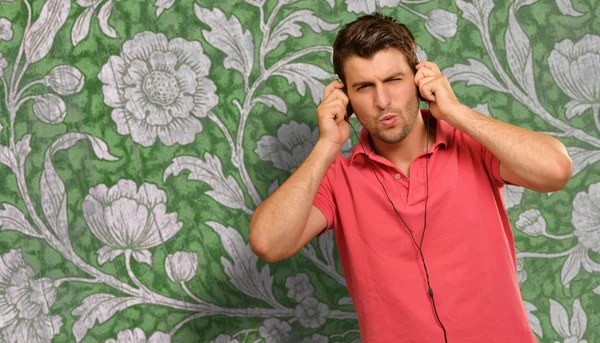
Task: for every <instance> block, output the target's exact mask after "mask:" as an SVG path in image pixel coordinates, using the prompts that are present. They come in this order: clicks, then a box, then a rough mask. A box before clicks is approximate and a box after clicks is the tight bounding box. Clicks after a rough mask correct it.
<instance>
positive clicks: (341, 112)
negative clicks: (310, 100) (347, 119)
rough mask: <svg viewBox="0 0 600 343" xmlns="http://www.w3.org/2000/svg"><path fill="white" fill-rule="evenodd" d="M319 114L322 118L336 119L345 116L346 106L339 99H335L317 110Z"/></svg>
mask: <svg viewBox="0 0 600 343" xmlns="http://www.w3.org/2000/svg"><path fill="white" fill-rule="evenodd" d="M319 113H321V115H322V116H325V117H329V118H336V117H338V116H342V117H343V116H345V115H346V104H345V103H344V102H343V101H342V100H341V99H335V100H333V101H331V102H328V103H326V104H322V105H321V106H320V108H319Z"/></svg>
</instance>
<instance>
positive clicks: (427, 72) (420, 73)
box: [415, 67, 440, 84]
mask: <svg viewBox="0 0 600 343" xmlns="http://www.w3.org/2000/svg"><path fill="white" fill-rule="evenodd" d="M438 75H440V73H438V72H436V71H434V70H432V69H429V68H427V67H421V68H420V69H419V70H417V73H416V74H415V83H417V84H418V82H419V81H420V80H421V79H423V78H425V77H431V76H438Z"/></svg>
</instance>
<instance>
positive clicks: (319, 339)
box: [300, 333, 329, 343]
mask: <svg viewBox="0 0 600 343" xmlns="http://www.w3.org/2000/svg"><path fill="white" fill-rule="evenodd" d="M300 343H329V338H328V337H327V336H323V335H319V334H318V333H315V334H313V335H312V336H310V337H306V338H305V339H303V340H302V341H300Z"/></svg>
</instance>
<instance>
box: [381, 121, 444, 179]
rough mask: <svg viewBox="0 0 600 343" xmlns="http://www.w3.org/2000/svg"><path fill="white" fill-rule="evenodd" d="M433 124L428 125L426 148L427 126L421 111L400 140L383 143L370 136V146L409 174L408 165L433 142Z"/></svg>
mask: <svg viewBox="0 0 600 343" xmlns="http://www.w3.org/2000/svg"><path fill="white" fill-rule="evenodd" d="M434 128H435V126H432V125H431V124H430V125H429V142H428V144H427V148H426V147H425V144H426V143H427V142H426V141H427V133H428V132H427V126H426V123H425V122H424V120H423V116H422V115H421V113H419V114H418V115H417V119H416V120H415V124H414V126H413V128H412V130H410V132H409V133H408V135H407V136H406V138H404V139H403V140H402V141H401V142H398V143H392V144H389V143H385V142H383V141H381V140H378V139H375V138H372V142H371V144H372V146H373V149H374V151H375V153H376V154H377V155H379V156H381V157H383V158H385V159H387V160H389V161H390V162H392V163H393V164H394V165H395V166H397V167H398V168H400V170H402V171H403V172H404V173H405V174H406V175H407V176H408V175H409V170H410V165H411V164H412V162H413V161H414V160H415V158H417V156H419V155H420V154H422V153H424V152H425V151H426V150H427V149H429V148H430V147H431V146H432V145H433V144H434V142H435V129H434Z"/></svg>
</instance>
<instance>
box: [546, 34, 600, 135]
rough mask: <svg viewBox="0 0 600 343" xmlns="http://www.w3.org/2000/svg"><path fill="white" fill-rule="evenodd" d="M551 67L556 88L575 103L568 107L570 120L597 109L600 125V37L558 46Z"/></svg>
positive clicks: (584, 38)
mask: <svg viewBox="0 0 600 343" xmlns="http://www.w3.org/2000/svg"><path fill="white" fill-rule="evenodd" d="M548 64H549V67H550V72H551V73H552V77H553V78H554V81H555V82H556V84H557V85H558V86H559V87H560V89H562V91H563V92H565V93H566V94H567V95H568V96H569V97H571V99H573V100H571V101H569V102H568V103H567V104H566V105H565V108H566V116H567V118H569V119H570V118H572V117H574V116H576V115H581V114H582V113H584V112H585V111H586V110H588V109H589V108H593V109H594V113H595V117H596V118H594V119H596V121H597V123H596V125H600V123H598V118H597V117H598V111H599V108H600V73H598V66H599V65H600V36H596V35H590V34H587V35H585V36H583V38H582V39H581V40H580V41H578V42H577V43H573V42H572V41H571V40H570V39H565V40H563V41H561V42H560V43H557V44H556V45H554V50H553V51H552V52H551V53H550V57H548ZM598 129H600V127H599V128H598Z"/></svg>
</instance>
